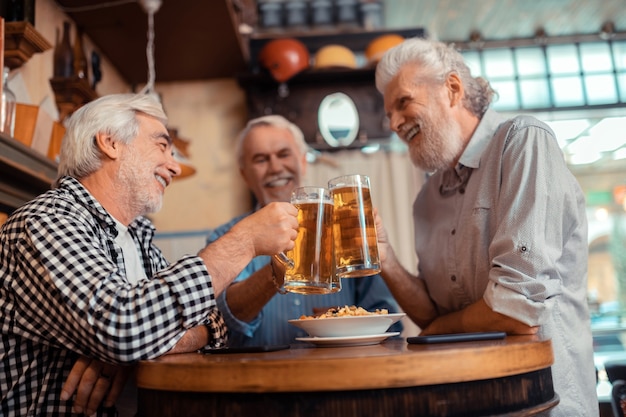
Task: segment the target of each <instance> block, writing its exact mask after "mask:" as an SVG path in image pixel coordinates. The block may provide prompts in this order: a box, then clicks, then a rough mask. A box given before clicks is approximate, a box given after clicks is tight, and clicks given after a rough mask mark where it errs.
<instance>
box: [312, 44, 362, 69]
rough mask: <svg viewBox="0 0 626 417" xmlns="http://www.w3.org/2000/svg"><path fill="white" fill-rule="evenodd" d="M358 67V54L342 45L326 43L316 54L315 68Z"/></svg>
mask: <svg viewBox="0 0 626 417" xmlns="http://www.w3.org/2000/svg"><path fill="white" fill-rule="evenodd" d="M333 67H335V68H336V67H344V68H356V56H354V53H352V51H351V50H350V49H348V48H346V47H345V46H342V45H326V46H324V47H322V48H320V49H319V50H318V51H317V53H316V54H315V68H333Z"/></svg>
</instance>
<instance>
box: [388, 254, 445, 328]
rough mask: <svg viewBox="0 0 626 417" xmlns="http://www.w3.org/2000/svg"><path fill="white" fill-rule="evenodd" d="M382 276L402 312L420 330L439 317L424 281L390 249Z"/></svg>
mask: <svg viewBox="0 0 626 417" xmlns="http://www.w3.org/2000/svg"><path fill="white" fill-rule="evenodd" d="M381 276H382V277H383V279H384V280H385V283H386V284H387V287H389V290H390V291H391V293H392V294H393V296H394V298H395V299H396V301H397V302H398V304H399V305H400V307H401V308H402V310H403V311H404V312H405V313H406V314H407V315H408V316H409V318H410V319H411V320H413V322H414V323H415V324H417V325H418V326H419V327H420V328H424V327H426V326H428V325H429V324H430V323H431V322H432V321H433V320H434V319H435V318H436V317H437V310H436V309H435V305H434V303H433V302H432V300H431V299H430V296H429V295H428V290H427V289H426V285H425V283H424V281H423V280H421V279H418V278H417V277H416V276H414V275H412V274H411V273H409V272H408V271H407V270H406V269H405V268H404V267H403V266H402V265H401V264H400V262H399V261H398V259H397V258H396V256H395V254H394V253H393V252H392V251H391V250H390V249H387V256H386V259H385V260H384V262H383V265H382V271H381Z"/></svg>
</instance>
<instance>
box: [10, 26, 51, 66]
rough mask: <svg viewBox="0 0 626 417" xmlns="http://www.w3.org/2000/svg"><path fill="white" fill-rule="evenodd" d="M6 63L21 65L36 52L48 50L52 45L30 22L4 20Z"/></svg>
mask: <svg viewBox="0 0 626 417" xmlns="http://www.w3.org/2000/svg"><path fill="white" fill-rule="evenodd" d="M4 34H5V40H4V65H6V66H7V67H9V68H10V69H14V68H18V67H21V66H22V64H24V63H25V62H27V61H28V60H29V59H30V58H31V57H32V56H33V55H34V54H36V53H39V52H44V51H47V50H48V49H50V48H52V45H51V44H50V43H49V42H48V41H47V40H46V39H44V37H43V36H41V35H40V34H39V32H37V31H36V30H35V28H34V27H33V26H32V25H31V24H30V23H29V22H4Z"/></svg>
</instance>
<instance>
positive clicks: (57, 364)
mask: <svg viewBox="0 0 626 417" xmlns="http://www.w3.org/2000/svg"><path fill="white" fill-rule="evenodd" d="M166 122H167V120H166V116H165V114H164V113H163V110H162V107H161V105H160V103H159V102H158V101H157V100H155V99H154V98H152V97H151V96H149V95H135V94H118V95H111V96H105V97H102V98H100V99H98V100H96V101H93V102H91V103H89V104H87V105H85V106H83V107H82V108H80V109H79V110H78V111H77V112H76V113H74V115H73V116H72V117H71V118H70V120H69V122H68V126H67V133H66V135H65V138H64V140H63V145H62V149H61V156H60V159H61V160H60V164H59V178H58V180H57V182H56V184H55V188H54V189H52V190H50V191H48V192H46V193H44V194H42V195H41V196H39V197H37V198H35V199H34V200H33V201H31V202H29V203H27V204H25V205H24V206H23V207H21V208H19V209H17V210H16V211H15V212H14V213H13V214H12V215H11V217H9V219H8V220H7V222H6V223H5V224H4V225H3V226H2V228H1V229H0V334H1V337H2V344H0V415H2V416H9V415H16V416H42V415H54V416H70V415H75V414H73V413H77V414H80V413H81V412H83V411H85V412H86V413H87V414H92V413H93V412H95V411H96V408H95V407H97V404H98V403H99V402H100V400H102V399H103V398H105V397H106V395H107V392H108V395H109V396H108V397H107V398H106V399H107V401H109V400H112V399H113V398H114V397H115V395H116V393H117V392H118V391H119V389H120V386H121V385H123V381H124V379H125V376H126V375H127V374H128V372H127V370H128V369H129V367H128V366H124V365H132V364H134V363H136V362H137V361H139V360H143V359H151V358H155V357H158V356H161V355H165V354H168V353H174V352H193V351H196V350H198V349H201V348H204V347H205V346H219V345H221V344H223V343H224V342H225V337H226V328H225V326H224V322H223V319H222V317H221V315H220V314H219V312H218V310H217V308H215V297H216V296H217V295H219V294H220V293H221V292H222V291H223V290H224V288H225V287H226V286H227V285H228V284H229V283H230V282H231V281H232V280H233V279H234V278H235V276H237V274H238V273H239V271H240V270H241V269H242V268H243V267H244V266H245V265H247V264H248V263H249V262H250V260H251V259H252V258H254V257H255V256H258V255H272V254H275V253H278V252H281V251H284V250H288V249H290V248H291V247H293V239H295V236H296V228H297V220H296V213H297V210H296V209H295V207H293V206H292V205H291V204H289V203H274V204H272V205H269V206H267V207H266V208H264V209H262V210H260V211H258V212H257V213H255V214H254V215H252V216H250V217H248V218H247V219H246V220H244V221H242V222H240V223H239V224H238V225H237V226H236V227H235V228H233V229H232V231H231V232H230V233H228V234H226V235H224V237H223V238H221V239H220V240H218V241H217V242H215V243H213V244H212V245H210V246H208V247H206V248H204V249H203V250H201V251H200V252H199V253H198V255H197V256H191V255H187V256H185V257H183V258H182V259H180V260H178V261H176V262H174V263H171V264H168V262H167V261H166V260H165V258H164V257H163V255H162V254H161V252H160V251H159V249H158V248H157V247H156V246H154V245H153V244H152V237H153V234H154V228H153V226H152V224H151V223H150V221H149V220H148V219H146V218H145V217H143V216H144V215H146V214H147V213H153V212H156V211H158V210H159V209H160V208H161V204H162V200H163V193H164V191H165V188H166V187H167V186H168V185H169V184H170V183H171V181H172V179H173V178H174V177H175V176H176V175H179V174H180V172H181V168H180V166H179V165H178V163H177V162H176V161H175V160H174V157H173V148H172V142H171V138H170V137H169V136H168V132H167V129H166ZM267 236H272V238H271V239H267ZM70 371H72V374H71V375H72V377H71V378H70V380H69V381H72V383H71V384H70V383H69V381H68V386H69V388H68V386H66V387H65V391H66V392H64V393H62V388H63V384H64V382H65V381H66V380H67V378H68V376H70ZM83 376H84V378H83V379H82V380H81V379H80V378H81V377H83ZM79 380H80V381H81V382H80V384H81V385H80V389H79V391H80V392H81V393H82V394H77V395H78V396H82V397H81V398H80V399H79V398H78V397H77V396H72V395H69V394H72V393H73V392H74V389H75V388H76V385H77V384H78V381H79ZM83 384H84V385H83ZM111 386H112V387H113V388H110V387H111ZM85 389H86V390H87V391H86V392H87V394H85V393H84V392H85ZM109 389H111V391H108V390H109ZM90 393H91V398H90V399H89V395H90ZM68 397H69V398H68ZM73 409H74V410H73Z"/></svg>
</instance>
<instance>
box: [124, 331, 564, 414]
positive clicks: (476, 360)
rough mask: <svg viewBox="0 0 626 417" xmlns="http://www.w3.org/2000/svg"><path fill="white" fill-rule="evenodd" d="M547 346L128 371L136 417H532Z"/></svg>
mask: <svg viewBox="0 0 626 417" xmlns="http://www.w3.org/2000/svg"><path fill="white" fill-rule="evenodd" d="M553 361H554V357H553V353H552V345H551V342H550V341H549V340H537V339H536V338H535V337H533V336H519V337H517V336H516V337H507V338H505V339H504V340H496V341H480V342H462V343H444V344H437V345H409V344H407V343H406V341H405V340H403V339H397V340H388V341H386V342H383V343H381V344H376V345H370V346H348V347H313V346H312V345H308V344H294V345H292V346H291V348H290V349H288V350H282V351H276V352H265V353H237V354H195V353H191V354H179V355H168V356H164V357H162V358H159V359H155V360H149V361H143V362H141V363H140V364H139V366H138V369H137V375H136V377H137V386H138V388H139V393H138V395H139V398H138V400H139V401H138V415H139V416H140V417H148V416H150V417H153V416H154V417H158V416H163V417H168V416H183V415H184V416H187V417H195V416H216V417H217V416H220V417H222V416H233V417H235V416H237V417H239V416H241V417H247V416H251V417H252V416H254V417H261V416H262V417H274V416H275V417H279V416H280V417H309V416H323V417H335V416H336V417H369V416H371V417H380V416H390V417H391V416H393V417H402V416H437V417H457V416H509V417H522V416H532V415H536V414H539V413H541V412H543V411H546V410H548V409H550V408H552V407H554V406H555V405H556V404H557V403H558V395H557V394H556V393H555V392H554V389H553V384H552V373H551V370H550V366H551V365H552V363H553Z"/></svg>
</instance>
